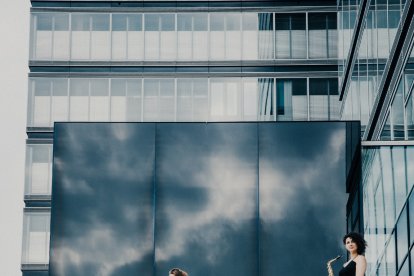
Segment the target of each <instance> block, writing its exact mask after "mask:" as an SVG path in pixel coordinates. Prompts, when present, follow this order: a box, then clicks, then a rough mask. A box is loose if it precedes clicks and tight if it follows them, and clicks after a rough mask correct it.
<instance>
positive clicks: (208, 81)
mask: <svg viewBox="0 0 414 276" xmlns="http://www.w3.org/2000/svg"><path fill="white" fill-rule="evenodd" d="M308 82H309V89H308ZM29 90H30V91H29V108H28V111H29V112H28V119H27V120H28V126H29V127H52V126H53V122H56V121H75V122H76V121H90V122H93V121H100V122H104V121H113V122H117V121H127V122H140V121H143V122H147V121H172V122H174V121H249V120H260V121H269V120H271V121H275V120H276V121H279V120H281V121H290V120H295V121H301V120H305V121H306V120H330V119H337V118H338V109H339V106H338V89H337V80H336V79H333V78H332V79H330V78H309V79H308V78H291V79H285V78H249V77H238V78H236V77H235V78H144V79H141V78H138V79H135V78H111V79H108V78H93V79H88V78H70V79H62V78H37V77H36V78H31V80H30V89H29Z"/></svg>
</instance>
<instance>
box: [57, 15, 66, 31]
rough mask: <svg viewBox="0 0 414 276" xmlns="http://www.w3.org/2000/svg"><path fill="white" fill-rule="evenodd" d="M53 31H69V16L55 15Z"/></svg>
mask: <svg viewBox="0 0 414 276" xmlns="http://www.w3.org/2000/svg"><path fill="white" fill-rule="evenodd" d="M54 17H55V31H67V30H69V15H68V14H55V15H54Z"/></svg>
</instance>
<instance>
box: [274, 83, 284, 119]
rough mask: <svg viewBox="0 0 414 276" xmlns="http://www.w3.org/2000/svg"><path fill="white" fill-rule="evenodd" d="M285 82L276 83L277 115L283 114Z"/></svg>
mask: <svg viewBox="0 0 414 276" xmlns="http://www.w3.org/2000/svg"><path fill="white" fill-rule="evenodd" d="M284 86H285V82H284V81H282V80H277V81H276V110H277V114H278V115H284V114H285V88H284Z"/></svg>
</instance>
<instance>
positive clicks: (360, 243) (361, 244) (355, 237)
mask: <svg viewBox="0 0 414 276" xmlns="http://www.w3.org/2000/svg"><path fill="white" fill-rule="evenodd" d="M347 238H350V239H351V240H352V241H353V242H355V243H356V245H357V253H358V254H359V255H362V254H364V253H365V249H366V247H367V242H366V241H365V240H364V237H363V236H362V235H361V234H359V233H356V232H351V233H348V234H346V235H345V236H344V238H343V239H342V241H343V242H344V244H345V242H346V239H347Z"/></svg>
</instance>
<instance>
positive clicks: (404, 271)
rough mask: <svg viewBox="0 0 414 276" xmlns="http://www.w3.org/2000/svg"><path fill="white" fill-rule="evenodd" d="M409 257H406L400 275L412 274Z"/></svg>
mask: <svg viewBox="0 0 414 276" xmlns="http://www.w3.org/2000/svg"><path fill="white" fill-rule="evenodd" d="M409 263H410V261H409V258H407V259H405V261H404V264H403V267H402V268H401V269H400V272H398V276H408V275H410V266H409Z"/></svg>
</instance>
